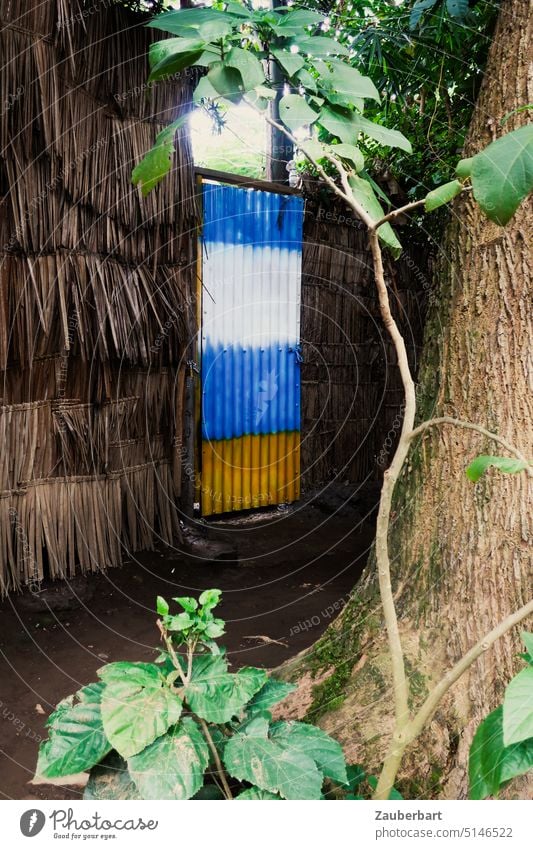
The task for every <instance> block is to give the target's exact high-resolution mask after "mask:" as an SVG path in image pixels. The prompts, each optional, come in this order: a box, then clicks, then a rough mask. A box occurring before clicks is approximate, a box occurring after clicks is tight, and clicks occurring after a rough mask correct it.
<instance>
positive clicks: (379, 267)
mask: <svg viewBox="0 0 533 849" xmlns="http://www.w3.org/2000/svg"><path fill="white" fill-rule="evenodd" d="M218 5H219V6H220V7H221V9H220V10H217V9H211V8H207V9H205V8H204V9H191V10H184V11H178V12H167V13H164V14H163V15H161V16H159V17H157V18H155V19H154V20H153V21H152V22H151V24H150V26H153V27H155V28H157V29H161V30H163V31H165V32H168V33H171V34H172V35H173V36H174V37H173V38H169V39H166V40H163V41H159V42H156V44H154V45H153V46H152V49H151V52H150V64H151V68H152V72H151V77H150V78H151V80H154V81H157V80H161V79H165V78H166V77H167V76H168V75H170V74H173V73H176V72H177V71H180V70H182V69H184V68H187V67H190V66H192V65H196V66H199V67H202V68H205V70H206V75H205V76H204V77H202V79H201V80H200V82H199V84H198V86H197V88H196V90H195V93H194V100H195V102H196V103H199V104H204V105H205V106H206V107H207V108H208V109H210V110H213V109H215V110H216V109H219V108H220V107H222V108H224V109H225V108H229V107H230V106H231V104H236V103H239V102H243V101H244V102H246V103H247V104H249V105H250V106H251V107H252V108H254V109H256V110H257V111H260V112H262V114H264V116H265V120H266V121H267V122H268V123H269V124H270V125H271V126H272V127H274V128H275V129H276V130H278V131H279V132H281V133H283V134H284V135H285V136H286V137H287V138H288V139H289V140H290V141H291V143H292V144H293V145H294V147H295V148H296V149H298V150H299V151H300V155H301V157H302V158H303V159H305V160H306V161H307V164H308V167H309V166H311V167H313V168H314V169H315V171H316V172H317V173H318V174H319V175H320V177H321V178H322V179H323V180H324V182H325V183H326V184H327V185H328V186H329V187H330V189H331V190H332V192H334V194H336V195H337V196H338V197H339V198H341V200H342V201H344V203H346V204H347V205H348V206H349V207H350V208H351V209H352V210H353V211H354V212H355V213H356V215H357V216H358V218H359V219H360V220H361V221H362V222H363V224H364V225H365V226H366V228H367V233H368V239H369V245H370V249H371V253H372V259H373V267H374V275H375V282H376V287H377V292H378V298H379V305H380V312H381V317H382V320H383V323H384V325H385V328H386V330H387V332H388V333H389V335H390V337H391V339H392V342H393V344H394V348H395V351H396V355H397V359H398V366H399V370H400V375H401V379H402V384H403V390H404V418H403V424H402V430H401V434H400V438H399V441H398V445H397V449H396V452H395V454H394V457H393V459H392V462H391V465H390V467H389V468H388V469H387V471H386V472H385V474H384V482H383V489H382V493H381V499H380V505H379V512H378V518H377V527H376V546H375V550H376V561H377V571H378V578H379V589H380V597H381V603H382V608H383V616H384V621H385V627H386V630H387V635H388V643H389V649H390V655H391V660H392V675H393V690H394V728H393V733H392V738H391V742H390V745H389V749H388V752H387V755H386V758H385V762H384V765H383V770H382V773H381V775H380V778H379V782H378V784H377V787H376V790H375V794H374V797H375V798H376V799H386V798H388V796H389V794H390V793H391V791H392V788H393V785H394V782H395V779H396V775H397V773H398V770H399V767H400V764H401V762H402V759H403V756H404V753H405V750H406V748H407V747H408V746H409V745H411V744H412V743H413V741H414V740H416V739H417V737H418V736H419V735H420V733H421V732H422V730H423V729H424V728H425V727H426V725H427V723H428V722H429V721H430V720H431V718H432V716H433V715H434V713H435V710H436V709H437V707H438V705H439V704H440V702H441V700H442V698H443V697H444V696H445V695H446V693H447V692H448V690H449V689H450V687H452V686H453V685H454V684H455V683H456V682H457V681H458V679H459V678H460V677H461V675H463V673H464V672H465V671H466V670H467V669H468V668H469V667H470V666H471V665H472V664H473V663H474V662H475V661H476V660H477V658H478V657H479V656H480V655H481V654H482V653H483V652H485V651H487V649H489V648H490V646H491V645H493V643H494V642H495V641H496V640H497V639H499V638H500V637H502V636H503V635H504V634H506V633H507V631H509V630H510V629H511V628H513V627H514V626H516V625H517V624H518V623H520V622H521V621H522V620H523V619H525V618H526V616H528V615H530V614H533V601H530V602H528V603H527V604H525V605H524V606H523V607H521V608H520V609H519V610H518V611H516V612H515V613H513V614H512V615H510V616H508V617H507V618H506V619H505V620H504V621H502V622H500V623H499V624H497V625H496V626H495V627H494V628H493V629H492V630H491V631H490V632H489V633H488V634H486V635H485V636H484V637H483V638H482V639H481V640H479V641H478V642H477V643H476V644H475V645H474V646H472V648H471V649H470V650H469V651H468V652H467V653H466V654H465V655H464V657H462V658H461V659H460V660H459V661H458V662H457V663H456V664H455V665H454V666H453V667H452V668H451V669H450V670H449V671H448V672H447V673H446V674H445V675H444V677H443V678H442V679H441V680H440V681H439V682H437V684H436V685H435V686H434V687H433V689H432V690H431V692H430V693H429V694H428V696H427V698H426V700H425V701H424V703H423V704H422V705H421V707H420V708H419V709H418V710H417V711H416V713H412V712H411V709H410V707H409V702H410V696H411V695H412V693H411V692H410V686H409V682H408V680H407V676H406V671H405V659H404V652H403V647H402V642H401V638H400V630H399V625H398V617H397V611H396V605H395V601H394V594H393V589H392V584H391V568H390V552H389V525H390V515H391V505H392V497H393V492H394V488H395V486H396V483H397V481H398V479H399V477H400V474H401V472H402V470H403V467H404V464H405V462H406V460H407V458H408V456H409V453H410V451H411V448H412V445H413V443H414V442H415V441H416V440H417V439H418V437H422V436H424V435H425V433H426V432H427V431H428V430H429V429H430V428H441V427H454V428H464V429H468V430H472V431H475V432H477V433H479V434H482V435H483V436H484V437H486V438H487V439H488V440H491V441H492V442H494V443H495V444H497V445H498V446H499V447H500V448H502V449H503V450H504V451H505V452H506V453H507V455H508V456H489V455H487V456H483V457H478V458H476V459H475V460H474V461H473V462H472V463H471V464H470V466H469V467H468V470H467V473H468V476H469V477H470V479H471V480H473V481H476V480H477V479H479V477H481V475H482V474H484V472H485V471H486V470H487V469H488V468H489V467H491V466H492V467H495V468H497V469H499V470H500V471H501V472H504V473H511V474H515V473H519V472H525V474H527V475H529V476H533V466H532V465H531V461H530V460H529V459H528V458H527V457H526V456H525V455H524V453H523V452H522V451H520V450H519V448H517V447H515V446H514V445H512V444H510V443H509V442H508V441H507V440H505V439H504V438H502V437H500V436H499V435H498V434H496V433H493V432H491V431H489V430H487V429H486V428H485V427H484V426H483V425H482V424H478V423H474V422H468V421H463V420H460V419H454V418H451V417H440V418H436V419H431V420H429V421H425V422H423V423H422V424H420V425H419V426H417V427H415V419H416V412H417V408H416V395H415V383H414V379H413V376H412V374H411V371H410V368H409V362H408V357H407V350H406V345H405V340H404V338H403V336H402V334H401V332H400V330H399V328H398V326H397V324H396V322H395V320H394V317H393V315H392V311H391V306H390V300H389V293H388V289H387V284H386V282H385V275H384V269H383V255H382V245H384V246H385V247H387V248H388V249H390V250H391V252H392V253H393V255H394V256H395V257H399V256H400V254H401V253H402V246H401V243H400V241H399V239H398V237H397V235H396V233H395V231H394V229H393V227H392V226H391V225H392V224H393V223H394V221H395V220H396V219H397V218H398V217H399V216H402V215H405V214H407V213H411V212H413V211H415V210H421V209H422V207H423V208H424V209H425V211H426V212H431V211H433V210H435V209H437V208H440V207H441V206H443V205H444V204H446V203H448V202H450V201H451V200H453V199H454V198H455V197H457V196H458V195H460V194H462V193H464V192H471V193H472V194H473V197H474V199H475V200H476V201H477V203H478V204H479V206H480V207H481V209H482V210H483V212H484V213H485V215H486V216H487V217H488V218H489V219H490V220H491V221H493V222H494V223H496V224H498V225H500V226H504V225H505V224H507V223H508V222H509V221H510V219H511V218H512V216H513V215H514V213H515V212H516V210H517V209H518V207H519V205H520V204H521V203H522V201H523V200H524V198H525V197H526V196H527V195H528V194H529V192H530V191H531V189H532V188H533V125H531V124H526V125H525V126H522V127H520V128H519V129H517V130H515V131H514V132H510V133H507V134H506V135H504V136H502V137H501V138H499V139H498V140H496V141H494V142H493V143H492V144H490V145H489V146H488V147H487V148H485V149H484V150H482V151H480V152H479V153H477V154H476V155H475V156H474V157H472V158H470V159H466V160H462V161H461V162H459V163H458V165H457V169H456V179H454V180H452V181H450V182H448V183H446V184H445V185H443V186H440V187H439V188H437V189H435V190H434V191H432V192H430V193H429V194H428V195H427V196H426V197H425V198H424V199H422V200H419V201H416V202H414V203H410V204H407V205H406V206H404V207H402V208H401V209H396V210H392V211H390V212H387V213H386V212H385V211H384V208H383V206H382V201H383V197H382V193H381V192H380V190H379V189H378V187H377V186H376V185H375V184H374V183H373V181H372V180H371V178H370V177H369V175H368V174H367V173H366V171H365V167H364V166H365V162H364V157H363V154H362V152H361V150H360V148H359V146H358V142H359V140H360V138H364V139H370V140H371V141H373V142H376V143H378V144H379V145H382V146H388V147H397V148H399V149H401V150H404V151H406V152H407V153H409V152H410V151H411V145H410V143H409V141H408V140H407V139H406V138H405V136H403V135H402V134H401V133H399V132H398V131H396V130H391V129H389V128H387V127H385V126H383V125H382V124H378V123H376V122H375V121H372V120H369V119H368V118H367V117H365V115H364V111H365V100H374V101H376V102H378V101H379V93H378V91H377V89H376V87H375V85H374V84H373V82H372V80H370V79H369V78H368V77H366V76H364V75H363V74H361V72H360V71H359V70H358V69H357V68H355V67H353V65H352V64H351V60H350V54H349V50H348V49H347V48H346V47H345V46H344V45H343V44H339V43H338V42H337V41H336V40H335V39H334V38H333V37H332V36H331V34H330V33H329V34H328V33H326V32H325V31H322V29H321V27H322V24H323V22H324V18H323V16H321V15H320V14H318V13H316V12H311V11H307V10H286V9H278V10H276V11H272V10H257V11H254V10H253V9H251V8H249V7H248V5H247V4H241V3H237V2H227V3H220V4H218ZM273 66H275V67H276V69H277V74H278V75H280V74H281V78H282V80H283V83H284V84H285V85H286V86H287V87H289V88H290V89H291V93H289V94H285V95H284V96H283V97H282V98H281V100H280V102H279V114H280V120H279V121H276V120H274V119H273V118H272V117H271V116H270V114H269V104H270V102H271V101H272V100H273V99H274V98H275V97H276V91H275V89H274V87H273V85H272V84H271V82H270V79H271V74H269V68H272V67H273ZM184 120H185V119H184V118H180V119H178V121H177V122H175V123H174V124H173V125H171V126H170V127H168V128H167V129H165V130H164V131H163V132H162V133H160V134H159V136H158V138H157V140H156V144H155V146H154V148H153V149H152V150H151V151H150V152H149V153H148V154H147V156H146V157H145V159H144V160H143V161H142V162H141V163H140V164H139V165H138V166H137V167H136V168H135V170H134V172H133V175H132V179H133V182H134V183H135V184H137V185H139V186H140V187H141V189H142V192H143V194H146V193H147V192H149V191H150V190H151V189H153V188H154V186H155V185H157V183H158V182H159V181H160V180H161V179H162V178H163V177H164V176H165V174H166V173H168V171H169V170H170V167H171V154H172V151H173V138H174V133H175V131H176V130H177V129H178V127H179V126H180V125H181V124H182V123H183V121H184ZM302 135H304V136H307V138H306V139H304V140H302V138H301V136H302ZM326 140H327V141H326ZM332 175H333V176H332ZM385 200H386V199H385Z"/></svg>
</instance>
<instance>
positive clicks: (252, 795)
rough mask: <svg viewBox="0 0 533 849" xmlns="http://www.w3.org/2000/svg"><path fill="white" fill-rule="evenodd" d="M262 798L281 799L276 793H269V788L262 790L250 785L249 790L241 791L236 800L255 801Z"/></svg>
mask: <svg viewBox="0 0 533 849" xmlns="http://www.w3.org/2000/svg"><path fill="white" fill-rule="evenodd" d="M260 799H262V800H265V801H266V800H270V801H272V800H273V799H280V797H279V796H277V795H276V794H275V793H269V791H268V790H260V789H259V787H249V788H248V790H244V791H243V792H242V793H239V795H238V796H236V797H235V800H236V801H241V800H242V801H250V802H252V801H254V802H257V801H259V800H260Z"/></svg>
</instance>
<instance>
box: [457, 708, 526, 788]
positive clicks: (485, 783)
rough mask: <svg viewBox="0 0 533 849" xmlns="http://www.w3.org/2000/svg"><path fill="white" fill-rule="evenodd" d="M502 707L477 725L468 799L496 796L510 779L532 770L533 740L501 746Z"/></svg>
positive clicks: (471, 756)
mask: <svg viewBox="0 0 533 849" xmlns="http://www.w3.org/2000/svg"><path fill="white" fill-rule="evenodd" d="M503 716H504V709H503V708H502V706H500V707H498V708H496V710H494V711H493V712H492V713H490V714H489V715H488V716H487V717H486V718H485V719H484V720H483V722H482V723H480V725H479V727H478V729H477V731H476V733H475V735H474V739H473V741H472V745H471V746H470V756H469V766H468V774H469V782H470V794H469V795H470V798H471V799H485V798H486V797H487V796H496V795H497V794H498V790H499V789H500V787H501V786H502V785H503V784H504V783H505V782H507V781H510V780H511V779H512V778H516V777H517V776H519V775H525V773H526V772H528V771H529V770H530V769H531V768H532V767H533V737H530V738H528V739H526V740H522V741H521V742H519V743H513V744H512V745H510V746H505V745H504V739H503Z"/></svg>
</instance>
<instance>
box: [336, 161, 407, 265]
mask: <svg viewBox="0 0 533 849" xmlns="http://www.w3.org/2000/svg"><path fill="white" fill-rule="evenodd" d="M348 180H349V183H350V188H351V190H352V192H353V195H354V198H355V199H356V200H358V201H359V203H360V204H361V206H362V207H363V209H364V210H365V212H367V213H368V214H369V215H370V216H371V217H372V219H373V220H374V222H376V221H379V219H380V218H382V217H383V209H382V207H381V204H380V202H379V200H378V199H377V197H376V195H375V194H374V190H373V189H372V186H371V185H370V183H368V182H367V181H366V180H364V179H363V178H362V177H358V176H357V174H353V175H351V176H350V177H349V178H348ZM378 236H379V238H380V239H381V240H382V242H383V243H384V244H385V245H387V247H388V248H390V249H391V251H392V253H393V255H394V256H395V257H396V258H398V257H399V256H400V254H401V253H402V246H401V244H400V242H399V241H398V238H397V236H396V234H395V232H394V230H393V229H392V227H391V226H390V224H389V222H388V221H387V222H386V223H385V224H382V225H381V227H379V228H378Z"/></svg>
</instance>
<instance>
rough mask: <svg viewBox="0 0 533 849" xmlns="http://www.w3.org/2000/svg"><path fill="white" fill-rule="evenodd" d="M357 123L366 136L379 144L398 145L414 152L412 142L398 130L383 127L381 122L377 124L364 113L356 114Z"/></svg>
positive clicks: (401, 148) (386, 145)
mask: <svg viewBox="0 0 533 849" xmlns="http://www.w3.org/2000/svg"><path fill="white" fill-rule="evenodd" d="M355 124H356V126H357V129H358V130H360V131H361V132H362V133H364V134H365V136H369V138H371V139H374V141H377V142H379V144H382V145H384V146H385V147H398V148H400V150H405V151H406V152H407V153H412V152H413V149H412V147H411V142H410V141H409V140H408V139H406V138H405V136H404V135H403V133H400V132H399V131H398V130H389V128H388V127H382V126H381V124H375V123H374V122H373V121H369V120H368V119H367V118H363V116H362V115H356V116H355Z"/></svg>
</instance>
